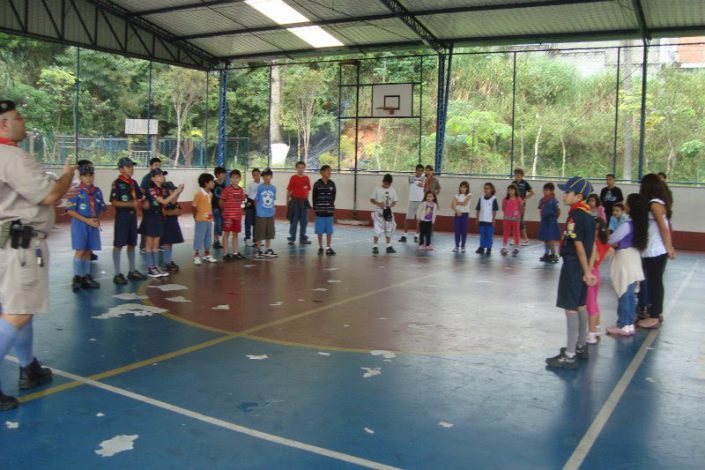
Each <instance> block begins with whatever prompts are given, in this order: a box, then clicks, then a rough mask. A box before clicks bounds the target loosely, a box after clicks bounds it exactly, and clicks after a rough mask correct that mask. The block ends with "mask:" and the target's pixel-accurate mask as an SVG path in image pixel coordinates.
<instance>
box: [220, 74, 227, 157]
mask: <svg viewBox="0 0 705 470" xmlns="http://www.w3.org/2000/svg"><path fill="white" fill-rule="evenodd" d="M227 92H228V71H227V69H222V70H221V71H220V83H219V85H218V166H223V165H224V164H225V115H226V113H227V108H228V100H227Z"/></svg>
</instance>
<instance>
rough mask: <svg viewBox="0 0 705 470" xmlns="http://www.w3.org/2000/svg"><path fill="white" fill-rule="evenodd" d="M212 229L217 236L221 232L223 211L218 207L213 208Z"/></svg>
mask: <svg viewBox="0 0 705 470" xmlns="http://www.w3.org/2000/svg"><path fill="white" fill-rule="evenodd" d="M213 222H214V227H213V231H214V232H215V236H216V237H219V236H221V235H222V234H223V211H221V210H220V209H213Z"/></svg>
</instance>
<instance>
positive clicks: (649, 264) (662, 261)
mask: <svg viewBox="0 0 705 470" xmlns="http://www.w3.org/2000/svg"><path fill="white" fill-rule="evenodd" d="M667 261H668V255H667V254H663V255H661V256H654V257H653V258H642V259H641V267H642V269H643V270H644V277H645V278H646V280H645V281H644V282H642V283H641V286H640V290H639V307H642V308H643V307H646V306H648V307H649V316H650V317H652V318H658V316H659V315H661V314H662V313H663V296H664V289H663V273H664V272H665V271H666V262H667Z"/></svg>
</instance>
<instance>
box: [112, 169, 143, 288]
mask: <svg viewBox="0 0 705 470" xmlns="http://www.w3.org/2000/svg"><path fill="white" fill-rule="evenodd" d="M134 166H135V162H133V161H132V160H130V158H128V157H122V158H121V159H120V160H119V161H118V170H119V171H120V176H119V177H118V179H116V180H115V181H114V182H113V186H112V190H111V191H110V204H112V206H113V207H114V208H115V227H114V232H115V234H114V239H113V266H114V268H115V277H114V278H113V282H114V283H115V284H118V285H124V284H127V279H130V280H131V281H141V280H144V279H147V278H146V277H145V275H144V274H142V273H141V272H139V271H137V269H136V268H135V245H137V210H138V209H139V207H140V206H141V205H142V201H143V200H144V195H143V194H142V190H141V189H140V187H139V185H138V184H137V181H135V180H133V179H132V174H133V173H134V171H135V168H134ZM123 246H127V259H128V261H129V263H130V270H129V272H128V273H127V279H125V276H123V274H122V272H121V271H120V254H121V252H122V247H123Z"/></svg>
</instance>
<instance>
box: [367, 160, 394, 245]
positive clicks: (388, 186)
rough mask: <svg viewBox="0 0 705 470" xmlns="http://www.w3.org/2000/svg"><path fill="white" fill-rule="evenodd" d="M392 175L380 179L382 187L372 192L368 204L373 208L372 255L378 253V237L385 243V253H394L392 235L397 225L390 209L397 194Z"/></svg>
mask: <svg viewBox="0 0 705 470" xmlns="http://www.w3.org/2000/svg"><path fill="white" fill-rule="evenodd" d="M392 181H393V178H392V175H390V174H389V173H387V174H386V175H384V177H383V178H382V186H380V187H378V188H377V189H375V190H374V191H373V192H372V196H370V202H371V203H372V205H373V206H375V210H374V211H373V212H372V224H373V226H374V236H373V237H372V254H375V255H376V254H378V253H379V246H378V245H377V243H378V242H379V237H381V236H382V235H384V237H385V239H386V241H387V253H389V254H391V253H396V252H397V251H396V250H395V249H394V247H393V246H392V234H393V233H394V229H396V227H397V224H396V222H395V221H394V213H393V212H392V208H393V207H394V206H396V205H397V201H398V200H399V198H397V192H396V191H395V190H394V188H392Z"/></svg>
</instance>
